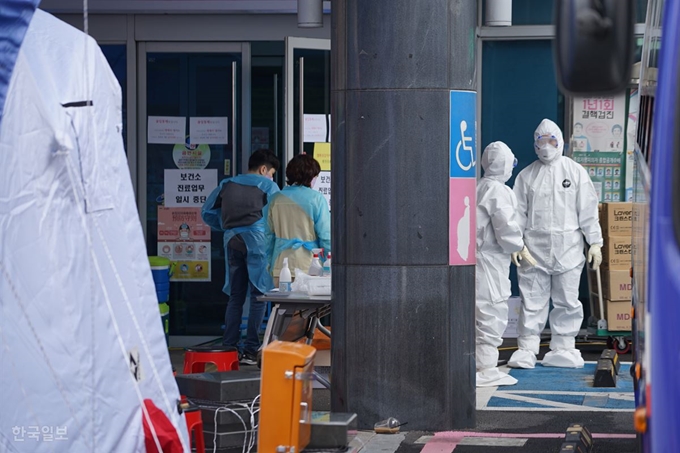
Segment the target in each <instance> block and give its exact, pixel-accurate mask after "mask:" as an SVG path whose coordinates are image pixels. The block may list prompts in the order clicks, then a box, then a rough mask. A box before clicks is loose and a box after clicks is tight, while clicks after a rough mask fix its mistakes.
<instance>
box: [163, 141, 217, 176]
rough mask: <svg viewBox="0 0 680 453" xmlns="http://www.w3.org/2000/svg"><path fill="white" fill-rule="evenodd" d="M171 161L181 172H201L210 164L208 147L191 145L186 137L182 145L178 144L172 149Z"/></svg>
mask: <svg viewBox="0 0 680 453" xmlns="http://www.w3.org/2000/svg"><path fill="white" fill-rule="evenodd" d="M172 160H173V161H175V165H177V168H180V169H182V170H186V169H192V170H202V169H204V168H205V167H207V166H208V164H209V163H210V146H208V145H192V144H191V143H189V137H188V136H187V138H186V141H185V142H184V143H178V144H176V145H175V147H174V148H173V149H172Z"/></svg>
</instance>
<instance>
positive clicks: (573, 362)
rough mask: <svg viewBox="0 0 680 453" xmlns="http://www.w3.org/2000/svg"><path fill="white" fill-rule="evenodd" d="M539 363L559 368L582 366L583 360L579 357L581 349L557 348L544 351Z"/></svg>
mask: <svg viewBox="0 0 680 453" xmlns="http://www.w3.org/2000/svg"><path fill="white" fill-rule="evenodd" d="M541 365H543V366H553V367H559V368H583V366H584V361H583V357H581V351H579V350H578V349H557V350H555V351H550V352H548V353H546V354H545V356H544V357H543V361H542V362H541Z"/></svg>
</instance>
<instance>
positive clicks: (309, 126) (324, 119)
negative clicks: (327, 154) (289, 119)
mask: <svg viewBox="0 0 680 453" xmlns="http://www.w3.org/2000/svg"><path fill="white" fill-rule="evenodd" d="M304 121H305V135H304V142H305V143H330V141H331V132H330V124H331V116H330V115H323V114H322V115H314V114H307V113H306V114H305V118H304Z"/></svg>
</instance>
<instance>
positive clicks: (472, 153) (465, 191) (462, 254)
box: [449, 91, 477, 266]
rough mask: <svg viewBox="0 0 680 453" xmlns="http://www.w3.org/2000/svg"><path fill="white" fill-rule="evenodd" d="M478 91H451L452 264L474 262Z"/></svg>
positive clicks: (450, 199)
mask: <svg viewBox="0 0 680 453" xmlns="http://www.w3.org/2000/svg"><path fill="white" fill-rule="evenodd" d="M476 109H477V93H475V92H474V91H451V92H450V110H449V111H450V116H449V124H450V126H449V151H450V158H449V265H451V266H464V265H474V264H475V263H476V259H475V238H476V222H475V219H476V213H477V199H476V196H475V192H476V189H477V146H476V136H477V123H476V116H477V114H476Z"/></svg>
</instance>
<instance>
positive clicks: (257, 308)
mask: <svg viewBox="0 0 680 453" xmlns="http://www.w3.org/2000/svg"><path fill="white" fill-rule="evenodd" d="M280 165H281V164H280V162H279V160H278V159H277V157H276V155H275V154H274V153H273V152H272V151H270V150H268V149H260V150H257V151H255V152H254V153H253V154H252V155H251V156H250V159H249V160H248V173H246V174H243V175H238V176H235V177H233V178H226V179H225V180H223V181H222V182H221V183H220V185H219V186H218V187H217V188H216V189H215V190H214V191H213V192H212V193H211V194H210V196H209V197H208V199H207V200H206V202H205V204H204V205H203V210H202V217H203V221H204V222H205V223H206V224H207V225H210V227H211V228H213V229H215V230H218V231H224V248H225V264H226V275H225V283H224V288H223V289H222V290H223V291H224V292H225V293H226V294H227V295H228V296H229V301H228V302H227V310H226V313H225V315H224V324H225V329H224V336H223V337H222V344H223V345H224V346H232V347H238V342H239V339H240V337H241V316H242V315H243V305H244V304H245V301H246V294H247V293H248V289H250V313H249V315H248V328H247V333H246V340H245V342H244V345H243V348H242V350H241V356H240V362H241V363H243V364H247V365H255V364H257V351H258V349H259V348H260V338H259V330H260V325H261V324H262V319H263V318H264V311H265V303H264V302H258V301H257V296H260V295H262V294H264V293H266V292H267V291H269V290H271V289H272V288H273V287H274V284H273V281H272V278H271V275H270V273H269V272H268V269H267V266H268V257H267V250H268V243H267V240H266V237H265V228H264V219H263V217H262V210H263V209H264V207H265V206H266V205H267V203H268V201H269V198H270V197H271V196H272V195H273V194H275V193H276V192H278V191H279V187H278V186H277V185H276V183H274V181H273V177H274V173H276V171H277V170H278V169H279V167H280Z"/></svg>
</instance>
